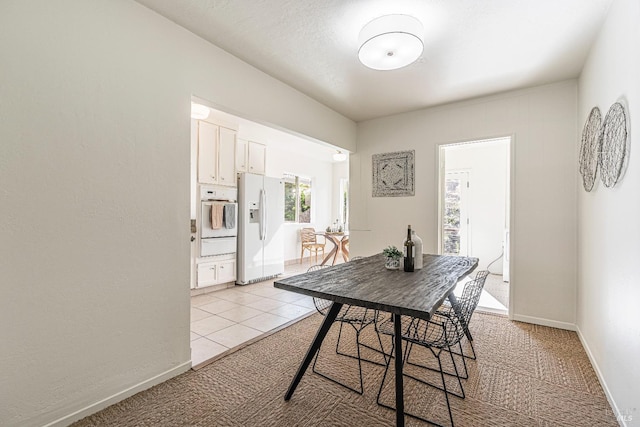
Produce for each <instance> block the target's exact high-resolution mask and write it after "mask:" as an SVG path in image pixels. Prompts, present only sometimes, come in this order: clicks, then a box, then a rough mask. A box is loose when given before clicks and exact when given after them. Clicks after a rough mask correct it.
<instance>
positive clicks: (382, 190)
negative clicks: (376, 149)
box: [372, 150, 415, 197]
mask: <svg viewBox="0 0 640 427" xmlns="http://www.w3.org/2000/svg"><path fill="white" fill-rule="evenodd" d="M414 158H415V151H414V150H411V151H396V152H393V153H383V154H374V155H373V156H372V171H373V197H401V196H413V195H415V188H414Z"/></svg>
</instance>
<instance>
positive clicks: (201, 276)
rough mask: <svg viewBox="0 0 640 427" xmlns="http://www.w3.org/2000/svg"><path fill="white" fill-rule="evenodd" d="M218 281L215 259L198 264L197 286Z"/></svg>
mask: <svg viewBox="0 0 640 427" xmlns="http://www.w3.org/2000/svg"><path fill="white" fill-rule="evenodd" d="M217 283H218V263H217V262H215V261H211V262H202V263H200V264H198V287H199V288H203V287H206V286H211V285H216V284H217Z"/></svg>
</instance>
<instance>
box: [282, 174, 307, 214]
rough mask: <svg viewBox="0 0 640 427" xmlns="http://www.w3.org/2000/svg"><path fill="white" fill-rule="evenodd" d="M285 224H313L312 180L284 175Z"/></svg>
mask: <svg viewBox="0 0 640 427" xmlns="http://www.w3.org/2000/svg"><path fill="white" fill-rule="evenodd" d="M283 180H284V220H285V222H300V223H310V222H311V179H310V178H304V177H301V176H297V175H293V174H289V173H285V174H284V178H283Z"/></svg>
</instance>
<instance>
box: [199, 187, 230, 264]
mask: <svg viewBox="0 0 640 427" xmlns="http://www.w3.org/2000/svg"><path fill="white" fill-rule="evenodd" d="M237 239H238V190H237V189H236V188H220V187H212V186H204V185H203V186H201V187H200V256H201V257H207V256H213V255H225V254H235V253H236V250H237V249H236V248H237V246H238V243H237Z"/></svg>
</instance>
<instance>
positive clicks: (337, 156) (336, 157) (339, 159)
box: [333, 151, 347, 162]
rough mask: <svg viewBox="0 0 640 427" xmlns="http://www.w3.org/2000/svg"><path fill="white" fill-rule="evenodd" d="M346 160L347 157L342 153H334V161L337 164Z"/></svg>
mask: <svg viewBox="0 0 640 427" xmlns="http://www.w3.org/2000/svg"><path fill="white" fill-rule="evenodd" d="M345 160H347V155H346V154H345V153H343V152H342V151H338V152H337V153H334V155H333V161H335V162H344V161H345Z"/></svg>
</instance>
